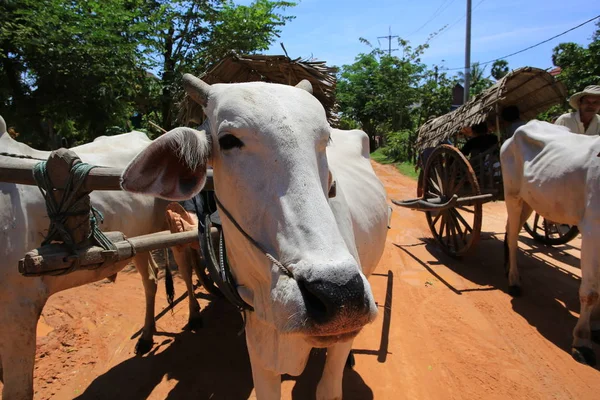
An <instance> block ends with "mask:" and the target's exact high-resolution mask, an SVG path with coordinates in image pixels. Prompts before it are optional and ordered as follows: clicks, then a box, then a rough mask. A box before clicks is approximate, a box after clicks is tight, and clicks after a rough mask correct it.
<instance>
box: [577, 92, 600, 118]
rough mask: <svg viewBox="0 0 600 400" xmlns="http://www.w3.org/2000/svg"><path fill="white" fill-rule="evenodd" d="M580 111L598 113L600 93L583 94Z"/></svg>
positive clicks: (599, 110)
mask: <svg viewBox="0 0 600 400" xmlns="http://www.w3.org/2000/svg"><path fill="white" fill-rule="evenodd" d="M579 111H580V112H581V113H586V114H598V112H600V95H599V96H583V97H582V98H581V100H579Z"/></svg>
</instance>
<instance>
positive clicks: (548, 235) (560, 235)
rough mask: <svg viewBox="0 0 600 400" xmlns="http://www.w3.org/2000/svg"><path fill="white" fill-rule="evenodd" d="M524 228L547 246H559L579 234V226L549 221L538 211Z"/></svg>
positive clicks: (537, 240)
mask: <svg viewBox="0 0 600 400" xmlns="http://www.w3.org/2000/svg"><path fill="white" fill-rule="evenodd" d="M523 228H525V230H526V231H527V233H529V234H530V235H531V237H532V238H533V239H534V240H535V241H536V242H540V243H543V244H545V245H547V246H559V245H561V244H565V243H568V242H570V241H571V240H573V239H575V238H576V237H577V235H579V228H577V226H575V225H567V224H558V223H554V222H552V221H548V220H547V219H545V218H544V217H542V216H541V215H539V214H538V213H536V212H534V213H533V214H532V217H530V218H529V220H527V221H526V222H525V225H523Z"/></svg>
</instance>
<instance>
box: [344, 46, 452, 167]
mask: <svg viewBox="0 0 600 400" xmlns="http://www.w3.org/2000/svg"><path fill="white" fill-rule="evenodd" d="M361 41H362V42H363V43H365V44H367V45H369V46H370V44H369V43H368V42H367V41H366V40H364V39H361ZM398 45H399V47H400V51H399V53H401V54H402V57H397V56H395V55H389V54H387V52H385V51H382V50H380V49H373V50H371V51H370V52H369V53H361V54H359V55H358V56H357V57H356V59H355V62H354V63H353V64H350V65H344V66H342V67H341V69H340V72H339V75H338V84H337V90H336V98H337V101H338V103H339V106H340V112H341V117H342V118H341V119H342V121H343V122H344V124H343V126H351V125H352V124H351V123H350V121H354V123H355V125H358V126H360V127H361V128H362V129H363V130H364V131H365V132H366V133H367V134H368V135H369V137H370V138H371V145H372V146H371V148H374V147H373V145H374V140H373V138H374V137H375V136H381V137H385V138H386V142H387V146H388V150H389V155H390V156H391V157H392V158H397V159H404V158H414V152H413V150H412V146H410V144H411V143H412V142H414V140H415V139H416V137H415V134H416V128H417V127H418V126H419V125H420V124H421V123H422V122H424V121H425V120H426V119H427V118H429V117H431V116H437V115H441V114H444V113H446V112H448V111H449V110H450V104H451V100H452V86H453V85H454V83H453V82H452V81H451V80H450V79H449V78H448V77H447V74H446V73H439V68H436V69H435V70H428V69H427V68H426V66H425V64H423V63H422V62H421V55H422V54H423V52H424V51H425V50H426V49H427V47H428V45H427V44H425V45H420V46H416V47H412V46H411V45H410V44H409V42H407V41H405V40H402V39H400V40H399V41H398Z"/></svg>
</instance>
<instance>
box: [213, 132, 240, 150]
mask: <svg viewBox="0 0 600 400" xmlns="http://www.w3.org/2000/svg"><path fill="white" fill-rule="evenodd" d="M219 146H221V149H222V150H231V149H233V148H238V149H241V148H242V147H243V146H244V142H242V141H241V140H240V139H238V138H236V137H235V136H233V135H232V134H231V133H228V134H226V135H224V136H221V137H220V138H219Z"/></svg>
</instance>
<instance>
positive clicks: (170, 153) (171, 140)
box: [121, 128, 211, 200]
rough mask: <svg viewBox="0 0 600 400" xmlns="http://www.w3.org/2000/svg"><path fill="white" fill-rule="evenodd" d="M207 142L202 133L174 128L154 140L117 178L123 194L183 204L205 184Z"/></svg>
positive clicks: (207, 157)
mask: <svg viewBox="0 0 600 400" xmlns="http://www.w3.org/2000/svg"><path fill="white" fill-rule="evenodd" d="M210 148H211V147H210V142H209V139H208V136H207V135H206V132H205V131H197V130H194V129H191V128H175V129H173V130H172V131H169V132H167V133H165V134H164V135H162V136H161V137H159V138H158V139H156V140H154V141H153V142H152V143H151V144H150V145H149V146H148V147H147V148H146V149H144V150H143V151H142V152H141V153H140V154H138V155H137V156H136V157H135V158H134V159H133V161H131V163H129V165H128V166H127V168H126V169H125V171H124V172H123V175H121V187H122V188H123V190H126V191H128V192H133V193H142V194H148V195H151V196H155V197H161V198H163V199H168V200H186V199H189V198H191V197H192V196H194V195H195V194H197V193H198V192H200V190H202V188H203V187H204V184H205V183H206V169H207V168H206V164H207V163H208V159H209V157H210Z"/></svg>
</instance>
